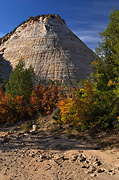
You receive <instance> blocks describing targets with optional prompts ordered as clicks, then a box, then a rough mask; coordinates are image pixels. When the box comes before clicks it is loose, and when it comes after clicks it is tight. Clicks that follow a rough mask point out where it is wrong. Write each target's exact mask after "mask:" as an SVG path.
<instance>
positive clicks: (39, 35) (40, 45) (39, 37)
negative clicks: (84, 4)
mask: <svg viewBox="0 0 119 180" xmlns="http://www.w3.org/2000/svg"><path fill="white" fill-rule="evenodd" d="M0 44H1V45H0V55H1V56H2V57H3V66H2V69H3V71H2V76H3V78H4V79H5V78H6V77H7V76H8V75H9V73H10V71H11V70H12V69H13V68H14V67H15V66H16V65H17V64H18V62H19V60H21V59H23V60H24V61H25V65H26V68H27V67H29V66H30V65H32V67H33V68H34V71H35V73H36V75H37V76H38V77H39V79H45V80H48V79H51V80H53V81H54V80H59V81H60V82H67V83H69V84H70V83H71V82H72V81H73V80H74V79H78V80H82V79H85V78H86V77H87V76H88V75H89V74H90V73H91V72H92V66H91V62H92V61H94V53H93V51H92V50H90V49H89V48H88V47H87V46H86V45H85V44H84V43H83V42H82V41H81V40H80V39H79V38H78V37H77V36H76V35H75V34H74V33H73V32H72V31H71V30H70V29H69V28H68V27H67V26H66V23H65V21H64V20H63V19H62V18H61V17H60V16H59V15H43V16H37V17H30V18H28V20H27V21H25V22H23V23H22V24H21V25H19V26H18V27H17V28H16V29H15V30H14V31H12V32H11V33H9V34H7V35H6V36H4V37H3V38H2V39H1V40H0Z"/></svg>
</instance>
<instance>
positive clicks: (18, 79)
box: [5, 60, 35, 99]
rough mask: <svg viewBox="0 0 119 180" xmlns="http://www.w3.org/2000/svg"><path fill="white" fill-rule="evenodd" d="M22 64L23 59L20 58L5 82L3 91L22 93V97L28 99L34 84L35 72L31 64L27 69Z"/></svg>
mask: <svg viewBox="0 0 119 180" xmlns="http://www.w3.org/2000/svg"><path fill="white" fill-rule="evenodd" d="M24 66H25V63H24V61H23V60H20V61H19V63H18V65H17V66H16V67H15V69H14V70H13V72H12V73H11V74H10V77H9V80H8V82H7V83H6V84H5V91H6V93H7V94H11V95H13V96H17V95H19V96H22V95H23V96H24V98H26V99H29V97H30V94H31V91H32V89H33V85H34V77H35V73H34V70H33V68H32V67H31V66H30V67H29V68H28V69H25V68H24Z"/></svg>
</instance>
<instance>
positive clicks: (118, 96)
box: [93, 8, 119, 126]
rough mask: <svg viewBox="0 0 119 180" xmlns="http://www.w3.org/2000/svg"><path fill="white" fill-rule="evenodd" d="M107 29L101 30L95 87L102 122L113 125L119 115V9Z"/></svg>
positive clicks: (113, 14) (95, 64) (105, 124)
mask: <svg viewBox="0 0 119 180" xmlns="http://www.w3.org/2000/svg"><path fill="white" fill-rule="evenodd" d="M109 19H110V22H109V24H108V26H107V28H106V29H105V31H103V30H102V31H101V32H99V34H100V37H101V39H102V42H101V43H99V47H98V48H97V49H96V52H97V55H99V56H100V59H97V61H96V62H94V63H93V64H94V69H95V71H94V73H93V77H95V79H96V81H95V83H94V89H95V92H96V94H97V96H96V97H97V99H96V101H97V103H98V107H99V109H100V111H98V113H100V115H99V114H98V116H99V119H100V124H104V126H112V124H113V122H114V121H115V120H116V119H118V116H119V112H118V109H119V10H116V8H115V9H114V10H113V11H111V14H110V16H109Z"/></svg>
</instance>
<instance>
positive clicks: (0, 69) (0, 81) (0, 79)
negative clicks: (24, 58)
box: [0, 56, 3, 85]
mask: <svg viewBox="0 0 119 180" xmlns="http://www.w3.org/2000/svg"><path fill="white" fill-rule="evenodd" d="M1 61H2V57H1V56H0V85H1V84H2V80H3V79H2V78H1V72H2V68H1V66H2V63H1Z"/></svg>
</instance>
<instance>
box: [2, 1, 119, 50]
mask: <svg viewBox="0 0 119 180" xmlns="http://www.w3.org/2000/svg"><path fill="white" fill-rule="evenodd" d="M114 6H116V7H117V9H119V0H0V38H1V37H2V36H3V35H5V34H7V33H9V32H10V31H12V30H13V29H14V28H15V27H17V26H18V25H19V24H20V23H21V22H23V21H24V20H27V19H28V17H29V16H37V15H41V14H53V13H54V14H59V15H60V16H61V17H62V18H63V19H64V20H65V21H66V24H67V26H68V28H69V29H71V30H72V31H73V32H74V33H75V34H76V35H77V36H78V37H79V38H80V39H81V40H82V41H83V42H84V43H85V44H86V45H87V46H88V47H89V48H91V49H92V50H94V49H95V48H96V47H98V41H100V38H99V35H98V32H99V31H100V30H101V29H102V28H103V29H105V28H106V27H107V25H108V23H109V18H108V17H109V14H110V10H111V9H113V8H114Z"/></svg>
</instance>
